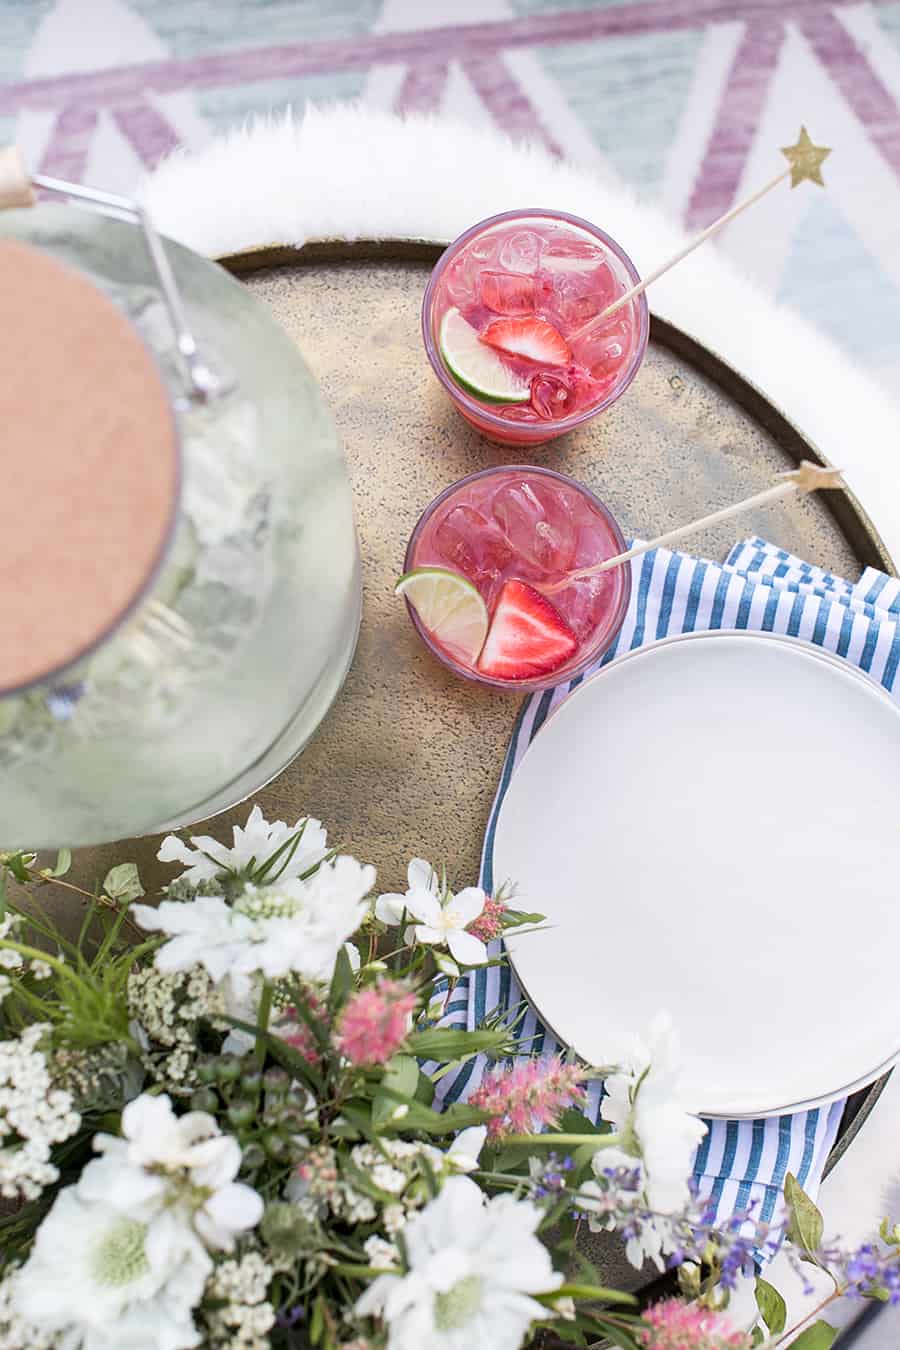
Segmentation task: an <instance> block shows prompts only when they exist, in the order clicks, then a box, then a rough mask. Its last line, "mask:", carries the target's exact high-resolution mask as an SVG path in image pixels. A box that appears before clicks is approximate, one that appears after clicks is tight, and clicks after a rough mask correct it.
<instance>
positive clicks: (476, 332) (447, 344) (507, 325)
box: [422, 208, 649, 445]
mask: <svg viewBox="0 0 900 1350" xmlns="http://www.w3.org/2000/svg"><path fill="white" fill-rule="evenodd" d="M639 279H640V278H639V277H638V273H637V271H636V269H635V267H634V264H633V263H632V262H631V259H630V258H629V257H628V256H627V254H626V253H624V252H623V250H622V249H621V248H620V247H619V245H618V244H617V243H616V242H615V240H613V239H611V238H610V237H609V235H607V234H605V233H604V232H603V230H600V229H598V228H597V227H596V226H595V225H592V224H590V223H589V222H588V221H586V220H582V219H580V217H578V216H572V215H568V214H567V213H566V212H563V211H550V210H540V209H537V208H534V209H527V210H521V211H506V212H504V213H503V214H502V215H498V216H492V217H491V218H490V219H488V220H484V221H481V222H480V223H479V224H477V225H473V226H472V228H471V229H469V230H466V231H465V233H464V234H461V235H460V236H459V238H458V239H456V240H454V242H453V243H452V244H451V245H450V246H449V248H448V249H447V250H446V252H445V253H444V254H443V255H442V256H441V258H440V260H439V261H438V263H437V265H436V266H435V268H434V271H433V272H432V274H431V280H430V281H429V283H428V287H427V289H426V292H425V299H424V302H423V306H422V334H423V338H424V342H425V350H426V352H427V354H428V358H429V360H430V361H431V364H432V366H433V367H434V370H435V373H436V374H437V377H438V379H439V380H440V381H441V384H442V385H443V386H444V388H445V389H446V391H447V393H448V394H449V395H450V397H451V399H452V400H453V402H454V404H455V405H456V407H457V409H458V411H459V412H460V413H462V415H463V417H465V418H466V419H467V420H468V421H469V422H471V423H472V424H473V425H474V426H476V427H478V429H479V430H480V431H483V432H485V434H487V435H488V436H490V437H491V438H492V439H493V440H496V441H501V442H503V443H506V444H510V445H538V444H540V443H542V442H544V441H548V440H551V439H553V438H554V437H556V436H560V435H562V434H563V433H564V432H566V431H570V430H572V428H573V427H576V426H579V425H580V424H581V423H582V422H584V421H586V420H587V419H588V418H589V417H594V416H596V414H597V413H599V412H602V411H603V409H604V408H608V407H609V406H610V404H611V403H613V402H614V401H615V399H617V398H619V396H620V395H621V394H622V393H623V392H624V391H625V389H627V387H628V385H629V384H630V383H631V381H632V380H633V379H634V376H635V375H636V374H637V371H638V369H639V367H640V364H641V361H642V360H643V357H644V353H645V351H646V348H647V338H648V334H649V312H648V309H647V298H646V295H644V294H641V295H639V296H637V297H636V298H635V299H633V300H630V301H628V302H627V303H626V304H624V305H623V306H622V307H621V308H620V309H618V310H616V311H615V313H613V314H610V315H609V316H608V318H606V319H602V320H600V321H599V322H592V321H596V320H598V316H600V315H601V314H602V312H603V311H604V310H605V309H606V308H607V306H608V305H610V304H611V303H612V302H613V301H614V300H616V299H617V298H618V297H619V296H621V295H623V294H624V293H625V291H626V290H628V289H629V288H630V287H631V286H633V285H634V284H635V283H636V282H637V281H638V280H639Z"/></svg>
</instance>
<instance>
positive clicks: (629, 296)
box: [569, 127, 831, 345]
mask: <svg viewBox="0 0 900 1350" xmlns="http://www.w3.org/2000/svg"><path fill="white" fill-rule="evenodd" d="M781 153H782V154H783V155H784V157H785V159H787V160H788V162H789V164H790V166H791V167H790V168H789V169H782V170H781V171H780V172H779V173H777V174H776V175H775V177H774V178H773V179H771V181H770V182H768V183H766V184H765V186H764V187H761V188H758V189H757V191H756V192H754V193H753V195H752V196H750V197H747V198H746V199H745V200H744V201H742V202H739V203H738V205H737V206H733V207H732V208H731V210H730V211H726V212H725V214H724V215H723V216H719V218H718V220H714V221H713V223H712V224H711V225H707V227H706V229H705V230H703V232H702V233H701V234H698V235H697V237H696V238H695V239H692V240H691V241H690V243H689V244H685V246H684V248H682V249H679V251H678V252H677V253H676V254H675V256H674V258H669V259H668V261H667V262H664V263H663V264H662V266H661V267H657V268H656V269H655V271H653V272H651V273H650V274H649V275H648V276H646V277H644V278H643V279H642V280H641V281H639V282H638V283H637V285H635V286H631V287H630V288H629V289H628V290H627V291H625V292H624V294H623V295H620V296H619V297H618V298H617V299H616V300H614V301H613V302H612V304H611V305H607V306H606V309H604V310H601V312H600V313H599V314H597V315H596V316H595V317H594V318H592V319H588V321H587V323H585V324H582V325H581V327H580V328H577V329H576V330H575V332H574V333H572V334H570V336H569V343H570V345H571V343H572V342H573V341H575V342H578V341H579V340H580V339H581V338H584V337H587V335H588V334H589V333H592V332H593V331H594V329H596V328H599V327H600V326H601V324H602V323H603V322H604V320H606V319H607V318H608V317H609V315H610V314H614V313H615V311H616V310H617V309H621V308H622V306H623V305H627V304H628V302H629V301H630V300H634V299H635V298H636V297H637V296H639V295H640V294H641V292H642V291H645V290H646V289H647V287H648V286H649V285H650V284H651V282H654V281H656V280H657V278H659V277H661V276H662V275H663V273H664V272H668V271H669V270H670V268H672V267H674V266H675V264H676V263H680V262H681V260H682V258H686V257H687V255H688V254H689V253H693V251H694V249H695V248H699V247H700V245H701V244H704V243H706V240H707V239H710V238H711V237H712V236H713V235H714V234H717V233H718V232H719V230H721V229H722V228H723V226H725V225H727V224H728V223H729V221H732V220H734V218H735V216H739V215H740V214H741V212H742V211H746V210H747V207H748V206H753V205H754V204H755V203H756V202H758V201H759V200H760V198H761V197H765V195H766V193H767V192H771V191H772V189H773V188H775V187H777V186H778V184H779V183H782V182H783V181H784V180H785V178H788V177H790V180H791V187H792V188H795V187H797V186H799V184H800V183H807V182H808V183H818V184H819V187H824V186H825V180H824V179H823V177H822V162H823V160H825V159H827V158H828V156H829V155H830V154H831V150H830V149H829V147H828V146H827V145H813V143H812V141H811V140H810V137H809V132H808V131H807V130H806V127H801V128H800V135H799V136H798V137H797V144H796V145H786V146H784V148H783V149H782V151H781Z"/></svg>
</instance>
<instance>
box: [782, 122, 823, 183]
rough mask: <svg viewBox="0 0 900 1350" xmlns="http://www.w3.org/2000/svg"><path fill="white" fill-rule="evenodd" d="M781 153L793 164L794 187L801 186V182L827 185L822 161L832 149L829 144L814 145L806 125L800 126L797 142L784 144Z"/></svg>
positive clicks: (792, 179) (792, 177) (792, 181)
mask: <svg viewBox="0 0 900 1350" xmlns="http://www.w3.org/2000/svg"><path fill="white" fill-rule="evenodd" d="M781 153H782V154H783V155H784V157H785V159H786V160H787V162H788V163H789V164H790V166H791V187H792V188H795V187H799V186H800V184H801V183H818V185H819V187H824V186H825V179H824V178H823V177H822V163H823V161H824V160H826V159H827V158H828V156H829V155H830V154H831V149H830V148H829V146H827V145H813V143H812V141H811V140H810V139H809V132H808V131H807V130H806V127H801V128H800V135H799V137H798V138H797V144H796V145H783V146H782V147H781Z"/></svg>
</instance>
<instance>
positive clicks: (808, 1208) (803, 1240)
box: [784, 1172, 825, 1265]
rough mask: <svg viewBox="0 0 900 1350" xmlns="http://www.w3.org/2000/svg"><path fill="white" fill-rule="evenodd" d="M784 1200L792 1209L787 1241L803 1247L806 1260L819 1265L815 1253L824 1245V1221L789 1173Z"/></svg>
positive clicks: (795, 1179)
mask: <svg viewBox="0 0 900 1350" xmlns="http://www.w3.org/2000/svg"><path fill="white" fill-rule="evenodd" d="M784 1198H785V1200H786V1201H787V1203H788V1207H789V1209H790V1221H789V1223H788V1229H787V1239H788V1241H789V1242H793V1243H794V1245H795V1246H797V1247H802V1248H803V1251H804V1256H805V1259H808V1260H811V1261H812V1262H813V1264H814V1265H818V1261H817V1259H816V1257H815V1253H816V1252H817V1251H818V1250H819V1247H820V1246H821V1245H822V1233H823V1231H824V1227H825V1225H824V1221H823V1219H822V1215H821V1214H820V1213H819V1211H818V1209H817V1208H816V1206H815V1205H814V1204H813V1202H812V1200H810V1198H809V1196H808V1195H807V1194H806V1192H805V1191H804V1189H803V1187H802V1186H801V1185H800V1183H799V1182H798V1180H797V1178H796V1177H795V1176H794V1175H793V1174H792V1173H791V1172H788V1174H787V1178H786V1179H785V1183H784Z"/></svg>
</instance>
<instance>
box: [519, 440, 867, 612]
mask: <svg viewBox="0 0 900 1350" xmlns="http://www.w3.org/2000/svg"><path fill="white" fill-rule="evenodd" d="M845 486H846V484H845V483H844V480H843V478H842V476H841V470H840V469H826V468H822V467H821V466H820V465H819V464H811V463H810V461H809V460H808V459H804V460H801V461H800V467H799V469H792V470H791V471H790V473H781V474H779V475H778V482H777V483H775V484H774V485H773V486H772V487H770V488H765V489H764V490H763V491H762V492H755V493H754V494H753V496H752V497H745V498H744V500H743V501H741V502H735V503H734V505H733V506H725V507H723V508H722V510H721V511H713V513H712V515H709V516H701V517H700V519H699V520H692V521H691V523H690V524H689V525H679V526H678V528H677V529H674V530H667V531H666V533H665V534H661V535H658V536H657V538H656V539H649V540H647V541H646V542H645V543H643V544H635V546H634V548H630V549H628V551H627V552H625V553H617V554H616V556H615V557H614V558H605V559H604V560H603V562H601V563H594V565H593V566H592V567H580V568H579V569H578V571H577V572H570V573H569V574H568V576H566V577H563V579H562V581H555V582H553V583H552V584H551V585H543V586H540V585H538V584H537V582H532V583H531V584H532V586H533V587H534V589H535V590H536V591H540V592H541V594H542V595H556V594H558V592H559V591H564V590H565V589H566V587H567V586H571V584H572V582H573V581H581V580H583V579H584V578H585V577H596V576H599V574H600V573H601V572H609V571H611V570H612V568H614V567H619V566H620V565H621V564H622V563H625V562H629V561H630V559H631V558H637V557H639V556H640V554H641V553H648V552H649V551H650V549H651V548H663V547H667V546H668V545H669V544H676V543H677V542H678V541H679V539H685V538H686V537H687V536H688V535H689V534H695V533H696V532H697V531H698V530H702V529H705V528H706V526H707V525H718V524H719V522H720V521H722V520H730V519H731V518H732V516H740V515H742V514H743V513H744V511H751V510H752V509H753V507H755V506H767V505H768V504H769V503H771V502H777V501H778V500H779V499H780V498H781V497H789V496H790V495H791V493H793V492H815V491H817V490H818V489H819V488H842V487H845Z"/></svg>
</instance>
